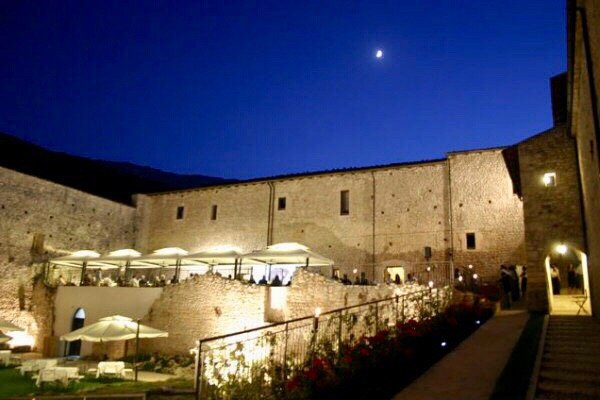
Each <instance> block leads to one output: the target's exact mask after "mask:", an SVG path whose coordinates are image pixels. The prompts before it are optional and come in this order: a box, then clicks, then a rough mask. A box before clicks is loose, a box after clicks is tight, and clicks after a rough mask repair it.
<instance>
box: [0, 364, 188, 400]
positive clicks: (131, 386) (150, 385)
mask: <svg viewBox="0 0 600 400" xmlns="http://www.w3.org/2000/svg"><path fill="white" fill-rule="evenodd" d="M165 386H167V387H169V388H174V389H191V388H192V387H193V382H192V381H190V380H183V379H171V380H169V381H166V382H134V381H124V380H120V379H92V378H84V379H81V380H80V381H78V382H73V383H71V384H69V386H67V387H64V386H62V385H61V384H52V385H44V388H43V389H39V388H37V387H36V386H35V383H34V381H33V379H31V377H24V376H21V374H20V373H19V371H17V370H16V369H14V368H4V369H0V399H3V398H7V397H13V396H27V395H34V394H35V395H39V394H60V393H69V394H75V393H97V394H100V393H102V394H117V393H141V392H146V391H148V390H152V389H159V388H162V387H165Z"/></svg>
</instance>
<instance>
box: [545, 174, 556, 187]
mask: <svg viewBox="0 0 600 400" xmlns="http://www.w3.org/2000/svg"><path fill="white" fill-rule="evenodd" d="M542 182H543V183H544V186H546V187H551V186H556V172H546V173H545V174H544V176H543V177H542Z"/></svg>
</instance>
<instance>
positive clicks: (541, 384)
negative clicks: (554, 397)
mask: <svg viewBox="0 0 600 400" xmlns="http://www.w3.org/2000/svg"><path fill="white" fill-rule="evenodd" d="M538 391H540V392H541V393H549V394H550V393H558V394H565V395H569V397H568V398H569V399H575V398H576V397H574V396H577V395H582V396H592V398H596V399H597V398H598V397H600V386H598V385H596V384H590V383H585V382H577V383H576V384H574V382H565V381H555V380H547V379H540V380H539V381H538Z"/></svg>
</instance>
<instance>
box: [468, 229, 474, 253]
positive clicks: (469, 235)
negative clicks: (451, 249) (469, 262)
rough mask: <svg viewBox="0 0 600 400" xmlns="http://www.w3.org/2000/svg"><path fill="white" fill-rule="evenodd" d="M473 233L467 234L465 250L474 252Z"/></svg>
mask: <svg viewBox="0 0 600 400" xmlns="http://www.w3.org/2000/svg"><path fill="white" fill-rule="evenodd" d="M475 247H476V246H475V233H473V232H469V233H467V250H475Z"/></svg>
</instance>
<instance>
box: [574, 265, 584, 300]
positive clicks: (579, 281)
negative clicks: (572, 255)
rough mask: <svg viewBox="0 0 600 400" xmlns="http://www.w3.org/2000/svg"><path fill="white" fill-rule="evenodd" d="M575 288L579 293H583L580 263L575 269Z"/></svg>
mask: <svg viewBox="0 0 600 400" xmlns="http://www.w3.org/2000/svg"><path fill="white" fill-rule="evenodd" d="M575 287H576V288H577V289H578V290H579V292H580V293H583V267H582V266H581V263H579V264H577V267H576V268H575Z"/></svg>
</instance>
